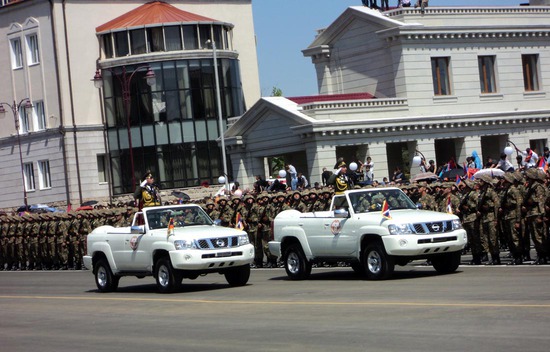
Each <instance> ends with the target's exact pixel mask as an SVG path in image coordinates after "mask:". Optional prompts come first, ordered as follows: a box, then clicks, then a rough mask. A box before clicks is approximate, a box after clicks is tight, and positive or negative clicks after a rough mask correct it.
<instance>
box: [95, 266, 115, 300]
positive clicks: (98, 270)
mask: <svg viewBox="0 0 550 352" xmlns="http://www.w3.org/2000/svg"><path fill="white" fill-rule="evenodd" d="M94 277H95V284H96V286H97V289H98V290H99V292H113V291H116V289H117V288H118V281H119V280H120V277H119V276H115V275H113V272H112V271H111V267H110V266H109V262H107V260H106V259H100V260H98V261H97V263H96V265H95V266H94Z"/></svg>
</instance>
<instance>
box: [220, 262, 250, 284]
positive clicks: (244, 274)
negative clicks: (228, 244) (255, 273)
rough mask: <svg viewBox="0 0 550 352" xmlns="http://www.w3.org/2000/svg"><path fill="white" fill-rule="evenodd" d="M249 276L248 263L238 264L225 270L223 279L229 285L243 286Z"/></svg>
mask: <svg viewBox="0 0 550 352" xmlns="http://www.w3.org/2000/svg"><path fill="white" fill-rule="evenodd" d="M249 278H250V265H243V266H238V267H236V268H231V269H229V270H228V271H226V272H225V279H226V280H227V283H228V284H229V285H230V286H233V287H237V286H244V285H246V283H247V282H248V279H249Z"/></svg>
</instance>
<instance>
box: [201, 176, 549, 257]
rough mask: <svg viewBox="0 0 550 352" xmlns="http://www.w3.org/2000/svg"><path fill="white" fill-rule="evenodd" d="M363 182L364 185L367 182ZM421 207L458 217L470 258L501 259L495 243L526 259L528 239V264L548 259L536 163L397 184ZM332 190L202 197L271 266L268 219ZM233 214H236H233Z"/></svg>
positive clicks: (310, 205) (316, 207)
mask: <svg viewBox="0 0 550 352" xmlns="http://www.w3.org/2000/svg"><path fill="white" fill-rule="evenodd" d="M367 187H369V186H367ZM400 187H401V189H402V190H403V191H404V192H405V193H406V194H407V195H408V196H409V197H410V198H411V199H412V200H413V202H415V203H417V204H420V206H421V208H422V209H424V210H433V211H439V212H447V213H453V214H456V215H458V216H459V217H460V219H461V221H462V223H463V226H464V228H465V230H466V232H467V234H468V243H469V244H468V246H469V247H468V249H469V250H470V251H471V254H472V261H471V262H470V264H473V265H480V264H491V265H499V264H501V257H500V252H501V249H508V250H509V251H510V254H511V256H512V261H511V263H510V264H512V265H520V264H522V263H524V262H530V261H532V260H531V255H530V250H531V243H533V244H534V247H535V251H536V254H537V257H536V258H535V260H534V263H533V264H547V263H548V261H549V260H550V257H549V255H550V242H549V240H548V230H549V228H550V219H549V216H547V215H546V214H550V190H549V188H548V178H547V177H546V173H545V172H543V171H542V170H540V169H536V168H533V169H528V170H526V171H525V172H523V173H522V172H515V173H505V174H504V176H503V177H501V178H495V177H492V176H490V175H482V176H480V177H479V178H477V179H475V180H468V179H464V180H461V181H460V182H459V183H456V182H444V183H441V182H435V183H431V184H428V183H414V184H410V185H404V186H400ZM332 195H333V192H332V190H331V189H329V188H323V189H319V190H317V189H310V190H306V191H302V192H299V191H294V192H291V193H277V194H267V193H261V194H259V195H256V196H252V195H246V196H245V197H244V199H241V198H240V197H233V198H232V199H231V200H227V199H225V198H222V199H219V200H218V201H217V202H214V201H213V200H212V199H208V200H207V201H206V206H205V208H206V209H205V210H206V211H207V213H208V214H209V215H210V217H212V218H213V219H214V220H215V219H220V220H221V223H222V225H224V226H231V227H234V226H237V225H238V224H237V222H238V221H239V220H238V219H239V216H240V217H241V218H242V223H243V226H244V229H245V230H246V231H247V232H248V233H249V236H250V240H251V242H252V243H254V245H255V248H256V259H255V264H256V266H258V267H259V266H261V265H262V264H263V257H264V255H265V256H266V258H267V265H268V266H272V265H274V263H275V259H276V258H274V257H273V256H272V255H271V254H270V253H269V250H268V248H267V242H268V241H269V240H270V239H272V238H273V234H272V230H271V227H270V224H271V221H272V220H273V219H274V218H275V216H277V214H278V213H279V212H281V211H283V210H286V209H296V210H298V211H301V212H310V211H323V210H328V209H329V208H330V203H331V199H332ZM237 214H239V216H237Z"/></svg>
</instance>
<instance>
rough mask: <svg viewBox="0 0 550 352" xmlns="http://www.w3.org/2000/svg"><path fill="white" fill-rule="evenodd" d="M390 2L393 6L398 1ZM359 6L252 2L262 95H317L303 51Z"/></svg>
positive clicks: (332, 0)
mask: <svg viewBox="0 0 550 352" xmlns="http://www.w3.org/2000/svg"><path fill="white" fill-rule="evenodd" d="M377 2H378V4H380V0H378V1H377ZM413 2H414V0H411V3H413ZM525 2H528V0H446V1H445V0H431V1H430V3H429V4H430V6H516V5H519V4H520V3H525ZM389 3H390V6H395V5H396V3H397V0H390V1H389ZM361 5H362V2H361V0H253V1H252V11H253V13H254V29H255V31H256V41H257V54H258V66H259V70H260V87H261V95H262V96H270V95H271V92H272V90H273V87H277V88H279V89H281V90H282V92H283V95H284V96H286V97H292V96H302V95H317V94H318V92H317V82H316V80H317V79H316V77H315V70H314V66H313V64H312V63H311V58H309V57H304V56H303V54H302V50H303V49H305V48H307V47H308V46H309V45H310V44H311V43H312V42H313V40H314V39H315V34H316V30H317V29H321V28H326V27H328V26H329V25H330V24H331V23H332V22H333V21H334V20H336V19H337V18H338V16H340V15H341V14H342V13H343V12H344V10H345V9H346V8H348V7H349V6H361Z"/></svg>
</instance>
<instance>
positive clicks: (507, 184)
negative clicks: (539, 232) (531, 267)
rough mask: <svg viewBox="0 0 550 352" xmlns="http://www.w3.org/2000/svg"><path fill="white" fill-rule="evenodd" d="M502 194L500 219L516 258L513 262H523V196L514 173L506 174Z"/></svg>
mask: <svg viewBox="0 0 550 352" xmlns="http://www.w3.org/2000/svg"><path fill="white" fill-rule="evenodd" d="M500 196H501V198H500V207H499V220H500V222H501V224H502V231H503V234H504V238H505V239H506V241H507V242H508V248H509V249H510V254H511V255H512V256H513V258H514V259H513V261H512V264H514V265H518V264H521V263H522V255H523V247H524V246H523V243H522V242H521V241H522V238H521V236H520V230H521V204H522V203H523V197H522V195H521V191H520V190H519V188H518V185H517V180H516V177H515V176H514V174H513V173H510V172H508V173H506V174H504V181H503V192H502V194H501V195H500Z"/></svg>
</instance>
